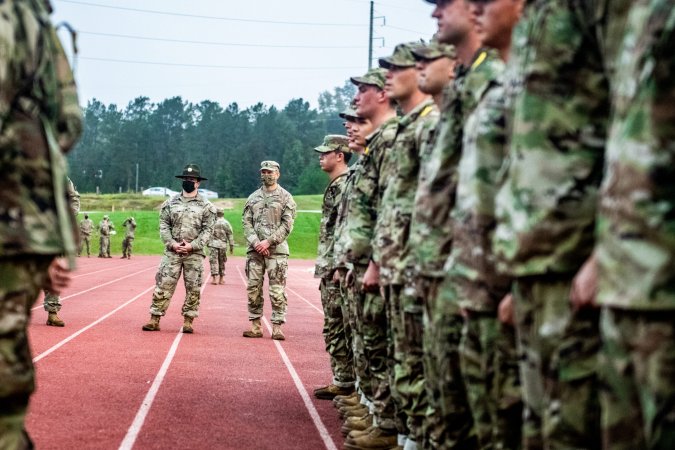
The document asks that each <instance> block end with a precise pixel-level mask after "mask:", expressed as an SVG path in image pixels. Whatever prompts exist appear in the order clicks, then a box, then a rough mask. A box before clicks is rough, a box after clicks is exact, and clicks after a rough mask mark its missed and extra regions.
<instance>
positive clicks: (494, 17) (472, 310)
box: [443, 0, 524, 449]
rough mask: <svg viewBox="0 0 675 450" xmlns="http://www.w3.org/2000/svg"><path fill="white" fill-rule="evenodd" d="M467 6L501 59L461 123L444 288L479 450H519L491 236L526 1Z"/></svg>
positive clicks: (490, 63) (516, 401) (512, 345)
mask: <svg viewBox="0 0 675 450" xmlns="http://www.w3.org/2000/svg"><path fill="white" fill-rule="evenodd" d="M470 1H471V7H472V10H473V12H474V17H475V18H476V22H477V29H478V30H479V34H480V37H481V41H482V43H483V47H484V48H489V49H494V50H490V54H492V53H493V52H494V53H495V54H496V55H499V58H488V59H487V61H486V62H485V63H484V64H485V67H484V69H483V74H484V77H483V83H482V86H480V88H479V89H478V92H480V93H481V97H480V98H479V99H477V101H478V103H477V105H476V107H475V108H474V110H473V111H471V112H470V113H469V114H468V115H467V116H466V121H465V123H464V129H463V141H462V153H461V157H460V161H459V164H458V168H457V173H458V177H457V193H456V200H455V207H454V209H453V211H452V219H453V236H452V251H451V254H450V258H449V259H448V261H447V263H446V268H447V270H448V274H447V276H446V282H445V283H444V284H443V287H444V288H445V289H446V290H447V291H449V294H450V295H452V296H454V297H455V298H456V301H457V302H458V303H459V306H460V307H461V308H462V312H463V315H464V328H463V330H462V340H461V343H460V356H461V363H462V375H463V378H464V382H465V384H466V387H467V393H468V399H469V403H470V405H471V411H472V413H473V418H474V422H475V425H476V431H477V433H478V439H479V443H480V447H481V448H494V449H499V448H507V449H517V448H519V447H520V445H521V428H522V418H521V416H522V402H521V395H520V382H519V380H520V377H519V374H518V370H519V368H518V357H517V352H516V341H515V340H516V338H515V329H514V327H513V319H512V317H511V315H509V314H502V315H501V316H500V317H498V312H499V311H501V312H509V311H511V310H512V308H511V296H510V295H508V294H510V291H511V278H510V277H509V276H507V275H503V274H500V273H499V272H498V271H497V268H496V264H495V256H494V252H493V251H492V235H493V233H494V229H495V226H496V219H495V196H496V194H497V191H498V189H499V184H500V181H501V176H500V175H501V174H502V173H503V171H502V167H503V165H504V163H505V160H506V156H507V155H508V146H507V141H508V140H507V128H506V122H507V107H506V94H505V92H504V77H505V64H504V62H505V61H506V58H508V56H509V54H510V51H509V50H510V45H511V34H512V31H513V28H514V27H515V25H516V23H517V22H518V20H519V18H520V15H521V13H522V9H523V6H524V1H523V0H493V1H489V2H486V1H484V0H470ZM504 316H506V317H504ZM500 319H502V320H501V321H500Z"/></svg>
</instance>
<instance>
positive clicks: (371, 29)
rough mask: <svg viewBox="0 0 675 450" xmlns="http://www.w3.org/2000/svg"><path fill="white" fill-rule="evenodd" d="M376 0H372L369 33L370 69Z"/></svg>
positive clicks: (370, 65)
mask: <svg viewBox="0 0 675 450" xmlns="http://www.w3.org/2000/svg"><path fill="white" fill-rule="evenodd" d="M374 5H375V2H374V1H373V0H370V27H369V33H368V70H370V69H371V67H373V20H375V6H374Z"/></svg>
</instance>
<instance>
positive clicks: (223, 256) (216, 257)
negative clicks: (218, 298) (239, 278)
mask: <svg viewBox="0 0 675 450" xmlns="http://www.w3.org/2000/svg"><path fill="white" fill-rule="evenodd" d="M216 214H217V215H218V218H217V219H216V223H215V225H214V226H213V234H212V235H211V242H209V265H210V266H211V284H216V283H217V284H225V263H226V262H227V247H228V246H229V247H230V255H231V254H232V252H234V237H233V233H232V225H230V222H228V221H227V220H226V219H225V217H223V216H224V214H225V212H224V211H223V210H222V208H218V210H217V212H216ZM216 277H219V279H218V280H216Z"/></svg>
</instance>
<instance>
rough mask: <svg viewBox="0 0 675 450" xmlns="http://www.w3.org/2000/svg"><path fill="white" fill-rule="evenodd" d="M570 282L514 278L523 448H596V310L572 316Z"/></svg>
mask: <svg viewBox="0 0 675 450" xmlns="http://www.w3.org/2000/svg"><path fill="white" fill-rule="evenodd" d="M571 285H572V277H571V276H570V277H567V276H558V277H552V276H546V277H534V276H533V277H523V278H518V279H516V281H515V283H514V286H513V300H514V305H515V315H516V332H517V338H518V352H519V360H520V376H521V383H522V390H523V408H524V413H523V419H524V421H523V443H524V447H525V448H526V449H539V448H589V449H591V448H600V446H601V439H600V404H599V398H598V395H599V380H598V373H597V357H598V352H599V348H600V336H599V329H598V319H599V311H598V310H594V309H584V310H580V311H576V312H575V311H573V310H572V309H571V307H570V302H569V292H570V287H571Z"/></svg>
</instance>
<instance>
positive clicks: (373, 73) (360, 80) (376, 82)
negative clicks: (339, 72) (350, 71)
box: [350, 67, 387, 89]
mask: <svg viewBox="0 0 675 450" xmlns="http://www.w3.org/2000/svg"><path fill="white" fill-rule="evenodd" d="M386 77H387V72H386V71H384V70H382V69H380V68H378V67H376V68H374V69H370V70H369V71H368V72H366V74H365V75H363V76H360V77H351V78H350V80H351V81H352V83H354V84H355V85H357V86H359V85H361V84H367V85H369V86H375V87H377V88H379V89H384V83H385V82H386Z"/></svg>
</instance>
